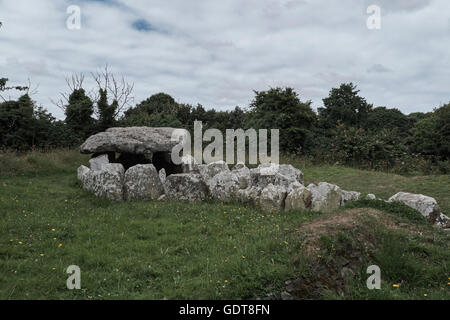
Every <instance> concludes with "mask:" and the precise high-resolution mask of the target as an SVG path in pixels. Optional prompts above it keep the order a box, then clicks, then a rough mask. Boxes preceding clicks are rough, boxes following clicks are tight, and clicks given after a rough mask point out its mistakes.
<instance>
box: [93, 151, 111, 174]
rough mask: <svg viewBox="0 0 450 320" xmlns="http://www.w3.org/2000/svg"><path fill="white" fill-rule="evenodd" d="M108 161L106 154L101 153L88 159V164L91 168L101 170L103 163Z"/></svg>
mask: <svg viewBox="0 0 450 320" xmlns="http://www.w3.org/2000/svg"><path fill="white" fill-rule="evenodd" d="M108 163H109V158H108V155H107V154H102V155H100V156H98V157H95V158H92V159H91V160H89V166H90V167H91V170H94V171H98V170H102V167H103V165H105V164H108Z"/></svg>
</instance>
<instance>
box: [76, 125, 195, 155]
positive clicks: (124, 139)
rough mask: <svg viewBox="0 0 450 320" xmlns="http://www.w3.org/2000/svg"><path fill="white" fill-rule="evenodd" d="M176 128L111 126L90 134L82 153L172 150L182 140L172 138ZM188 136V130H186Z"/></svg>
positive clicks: (144, 152)
mask: <svg viewBox="0 0 450 320" xmlns="http://www.w3.org/2000/svg"><path fill="white" fill-rule="evenodd" d="M175 130H183V129H175V128H151V127H127V128H110V129H108V130H106V131H105V132H100V133H97V134H95V135H93V136H90V137H89V138H88V139H87V140H86V141H85V142H84V143H83V144H82V145H81V147H80V151H81V153H106V152H118V153H131V154H153V153H155V152H171V151H172V149H173V147H174V146H176V145H177V144H179V143H180V141H176V140H175V139H174V140H172V134H173V133H174V131H175ZM186 136H187V131H186Z"/></svg>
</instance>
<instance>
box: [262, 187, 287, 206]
mask: <svg viewBox="0 0 450 320" xmlns="http://www.w3.org/2000/svg"><path fill="white" fill-rule="evenodd" d="M286 195H287V192H286V188H284V187H283V186H274V185H273V184H269V185H268V186H266V187H265V188H264V189H263V190H262V191H261V195H260V196H259V208H260V209H261V210H262V211H265V212H278V211H282V210H284V203H285V199H286Z"/></svg>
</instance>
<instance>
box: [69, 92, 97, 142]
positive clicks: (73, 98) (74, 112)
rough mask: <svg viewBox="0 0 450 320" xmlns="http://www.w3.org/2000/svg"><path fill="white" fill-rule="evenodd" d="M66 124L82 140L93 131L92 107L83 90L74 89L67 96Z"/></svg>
mask: <svg viewBox="0 0 450 320" xmlns="http://www.w3.org/2000/svg"><path fill="white" fill-rule="evenodd" d="M65 113H66V120H65V122H66V124H67V125H68V126H69V127H70V128H71V129H72V130H73V132H75V133H76V135H77V136H79V137H80V138H82V139H85V138H87V137H88V136H89V135H90V134H91V133H92V131H93V124H94V119H93V118H92V114H93V113H94V106H93V103H92V100H91V99H90V98H89V97H88V96H87V95H86V93H85V91H84V89H82V88H80V89H75V90H74V91H73V92H72V93H71V94H70V96H69V101H68V105H67V106H66V110H65Z"/></svg>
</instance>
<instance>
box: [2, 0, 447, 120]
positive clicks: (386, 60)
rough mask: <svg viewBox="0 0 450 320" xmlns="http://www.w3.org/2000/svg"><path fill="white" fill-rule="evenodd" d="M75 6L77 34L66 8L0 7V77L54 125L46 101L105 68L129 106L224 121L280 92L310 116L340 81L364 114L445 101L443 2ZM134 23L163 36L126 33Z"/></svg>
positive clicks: (161, 0)
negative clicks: (24, 87)
mask: <svg viewBox="0 0 450 320" xmlns="http://www.w3.org/2000/svg"><path fill="white" fill-rule="evenodd" d="M394 2H395V3H394ZM79 3H80V6H81V10H82V28H81V30H78V31H70V30H67V29H66V28H65V19H66V18H67V14H66V11H65V9H66V8H67V6H68V5H70V4H73V1H69V0H64V1H58V2H55V1H52V0H41V1H39V2H37V1H33V0H15V1H1V0H0V20H2V21H4V22H5V26H4V27H3V28H2V29H0V46H1V48H2V59H0V70H1V71H2V75H3V74H5V76H6V77H8V78H10V79H11V80H14V83H20V82H26V80H27V78H28V77H30V78H31V80H32V81H33V83H39V84H40V88H39V93H38V94H37V95H36V96H34V97H33V98H34V99H35V100H37V101H38V102H39V103H42V104H44V106H45V107H47V108H48V109H49V110H50V111H51V112H54V113H55V115H57V116H58V117H60V118H61V117H63V116H64V115H63V114H62V113H61V112H60V110H58V109H56V108H55V107H54V106H52V105H51V104H50V103H49V101H50V98H52V99H55V98H57V95H58V92H60V91H63V90H65V83H64V77H65V76H68V75H70V74H71V73H74V72H84V73H85V74H86V75H89V72H92V71H95V70H96V69H98V68H101V67H102V66H104V64H106V63H108V64H109V65H110V66H111V67H112V70H113V71H114V72H117V73H123V74H124V76H125V77H126V78H127V79H128V80H130V81H133V82H135V97H136V102H139V101H141V100H143V99H145V98H147V97H148V96H150V95H151V94H154V93H156V92H160V91H163V92H167V93H169V94H171V95H172V96H173V97H174V98H175V99H176V100H177V101H180V102H185V103H191V104H197V103H201V104H202V105H204V106H205V107H206V108H212V107H214V108H217V109H221V110H225V109H229V108H233V107H234V106H236V105H240V106H242V107H245V106H247V105H248V103H249V102H250V101H251V100H252V98H253V91H252V90H253V89H254V90H265V89H268V88H269V87H274V86H292V87H294V88H295V89H296V90H297V91H298V92H299V93H300V96H301V98H302V99H304V100H312V101H313V105H314V107H315V108H317V107H320V106H321V105H322V98H324V97H325V96H326V95H327V94H328V92H329V90H330V89H331V88H332V87H336V86H339V84H340V83H341V82H348V81H352V82H354V83H355V84H357V85H358V87H359V89H360V90H361V94H362V95H363V96H365V97H366V98H367V100H368V101H369V102H370V103H373V104H374V105H386V106H391V107H397V108H399V109H400V110H402V111H403V112H406V113H409V112H415V111H429V110H431V109H432V108H433V107H436V106H438V105H439V103H441V102H442V101H446V100H449V99H450V97H449V96H448V83H450V55H449V51H448V36H449V34H450V32H449V17H448V12H450V2H448V1H445V0H435V1H418V0H414V1H407V2H405V1H380V0H373V1H366V2H364V1H363V2H361V1H358V0H349V1H327V0H301V1H300V0H298V1H296V0H246V1H240V0H229V1H215V0H211V1H204V2H193V1H185V0H171V1H166V0H152V1H151V2H149V1H144V0H134V1H132V0H127V1H120V0H115V1H114V5H108V4H105V3H104V2H103V1H94V2H92V1H86V0H85V1H80V2H79ZM377 3H378V4H380V5H381V6H382V8H385V10H386V12H385V13H389V14H386V15H384V16H383V20H382V28H381V30H377V31H371V30H368V29H367V27H366V19H367V14H366V13H365V10H366V8H367V6H366V7H364V6H365V5H366V4H377ZM425 8H426V10H423V9H425ZM383 11H384V10H383ZM391 13H392V14H391ZM139 20H142V21H147V22H148V23H149V24H150V25H151V26H153V27H154V28H156V29H157V30H164V31H165V32H163V33H162V32H137V31H136V30H135V29H133V27H132V24H133V22H135V21H139ZM429 21H433V23H432V24H430V23H429ZM14 59H16V60H14ZM14 61H15V62H14ZM394 70H395V72H387V71H394ZM89 84H90V82H89V81H87V85H89Z"/></svg>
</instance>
